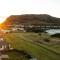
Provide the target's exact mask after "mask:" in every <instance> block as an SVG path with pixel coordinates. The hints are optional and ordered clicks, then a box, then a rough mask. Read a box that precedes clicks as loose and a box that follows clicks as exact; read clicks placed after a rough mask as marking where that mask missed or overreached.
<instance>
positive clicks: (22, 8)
mask: <svg viewBox="0 0 60 60" xmlns="http://www.w3.org/2000/svg"><path fill="white" fill-rule="evenodd" d="M21 14H49V15H52V16H54V17H59V18H60V0H0V17H1V18H2V17H5V18H6V17H8V16H10V15H21Z"/></svg>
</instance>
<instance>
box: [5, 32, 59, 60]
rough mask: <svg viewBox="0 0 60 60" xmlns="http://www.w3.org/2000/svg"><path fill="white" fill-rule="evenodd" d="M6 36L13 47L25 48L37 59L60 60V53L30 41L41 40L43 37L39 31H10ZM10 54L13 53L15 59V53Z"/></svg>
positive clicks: (12, 59)
mask: <svg viewBox="0 0 60 60" xmlns="http://www.w3.org/2000/svg"><path fill="white" fill-rule="evenodd" d="M4 37H5V40H6V41H7V42H9V43H11V45H12V47H13V48H15V49H18V50H25V51H27V52H28V53H29V54H30V55H31V56H32V57H34V58H37V60H60V55H58V54H56V53H54V52H52V51H50V50H48V49H46V48H43V47H41V46H40V45H37V44H35V43H33V42H31V41H30V40H32V41H35V40H40V39H41V37H40V36H39V35H38V33H8V34H7V35H5V36H4ZM9 54H10V55H12V57H11V60H14V58H13V56H14V55H13V53H9ZM15 58H17V56H16V57H15ZM15 60H17V59H15ZM20 60H21V58H20ZM23 60H25V58H24V59H23Z"/></svg>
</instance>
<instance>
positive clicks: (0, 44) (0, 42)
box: [0, 38, 13, 51]
mask: <svg viewBox="0 0 60 60" xmlns="http://www.w3.org/2000/svg"><path fill="white" fill-rule="evenodd" d="M10 49H13V48H11V45H10V44H9V43H7V42H6V41H5V40H4V39H3V38H0V51H4V50H10Z"/></svg>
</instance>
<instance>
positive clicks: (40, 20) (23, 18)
mask: <svg viewBox="0 0 60 60" xmlns="http://www.w3.org/2000/svg"><path fill="white" fill-rule="evenodd" d="M14 24H15V25H16V24H23V25H54V26H56V25H57V26H58V25H60V18H56V17H52V16H50V15H47V14H25V15H11V16H9V17H8V18H7V19H6V20H5V22H4V23H2V25H4V26H5V25H14Z"/></svg>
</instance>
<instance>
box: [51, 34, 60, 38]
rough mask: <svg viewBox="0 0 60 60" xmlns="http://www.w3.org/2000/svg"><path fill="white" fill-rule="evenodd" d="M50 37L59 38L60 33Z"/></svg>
mask: <svg viewBox="0 0 60 60" xmlns="http://www.w3.org/2000/svg"><path fill="white" fill-rule="evenodd" d="M51 37H57V38H60V33H57V34H53V35H51Z"/></svg>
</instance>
